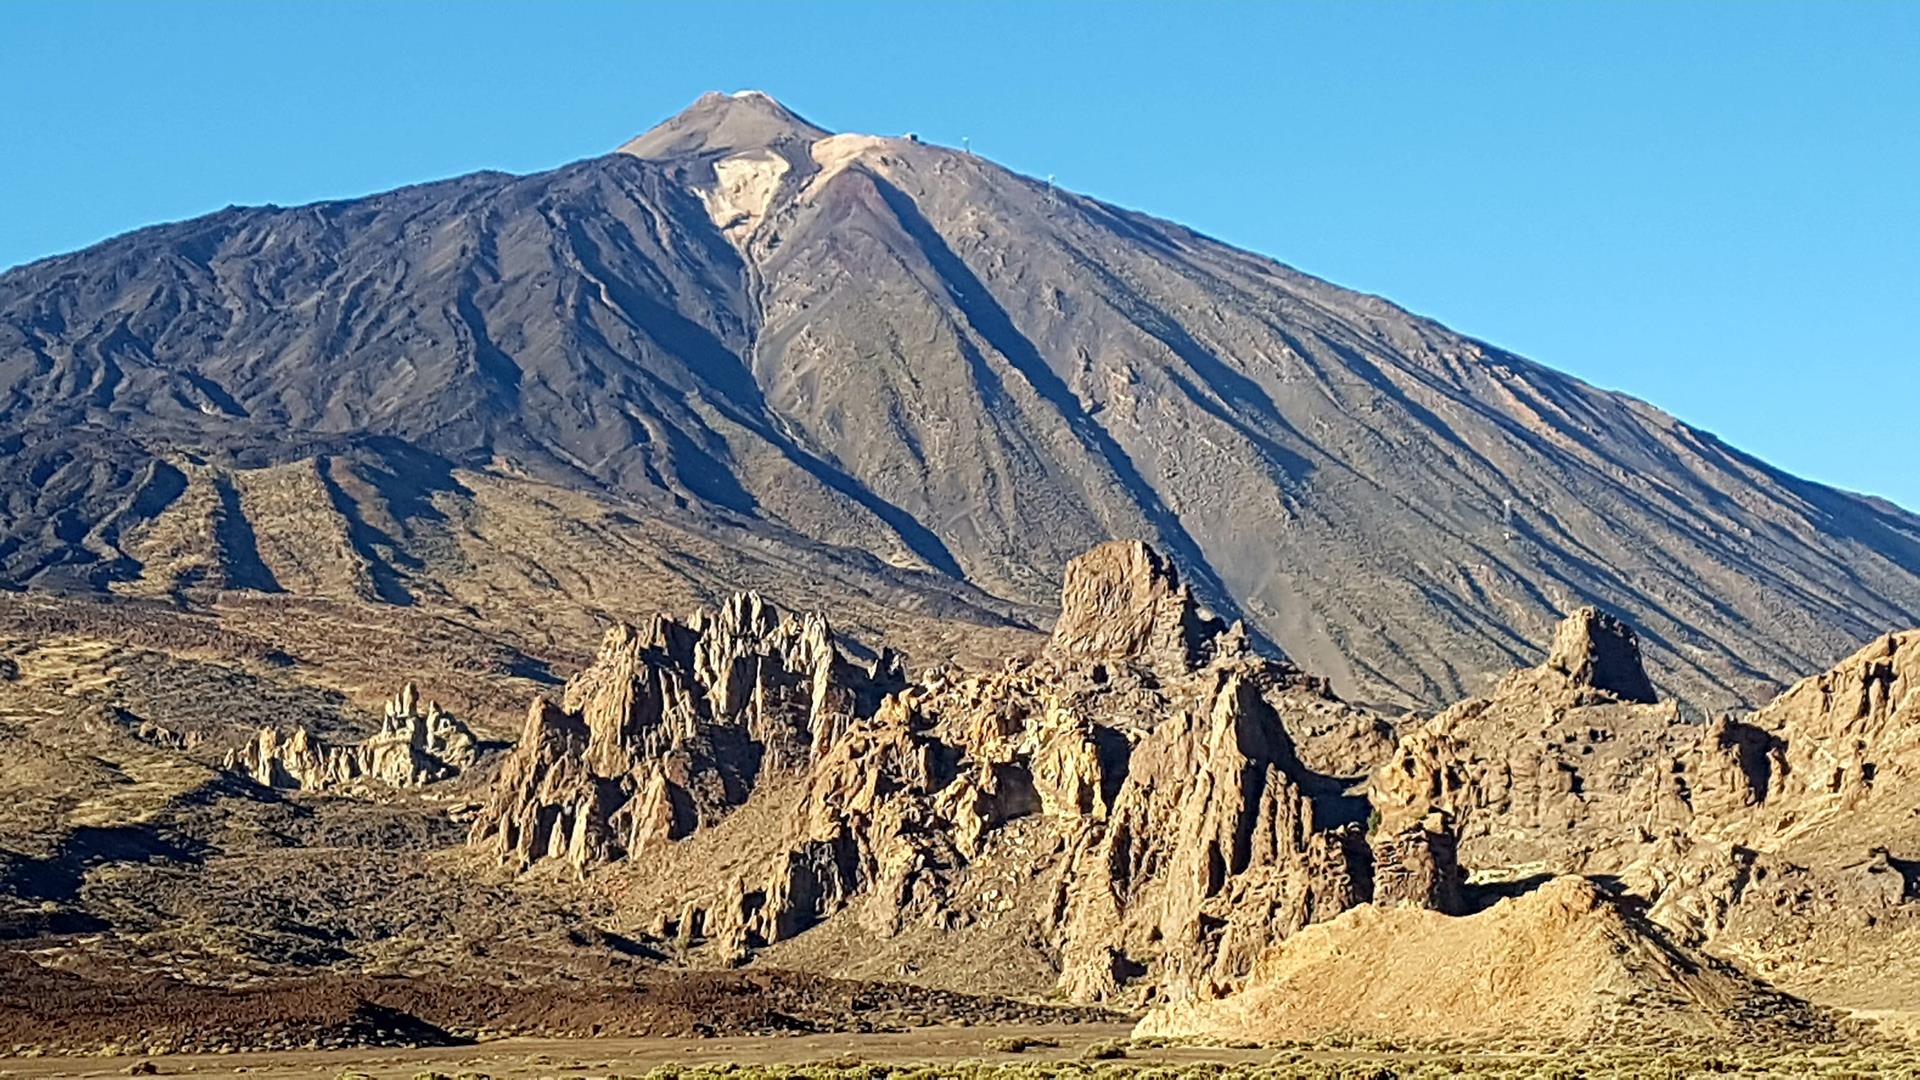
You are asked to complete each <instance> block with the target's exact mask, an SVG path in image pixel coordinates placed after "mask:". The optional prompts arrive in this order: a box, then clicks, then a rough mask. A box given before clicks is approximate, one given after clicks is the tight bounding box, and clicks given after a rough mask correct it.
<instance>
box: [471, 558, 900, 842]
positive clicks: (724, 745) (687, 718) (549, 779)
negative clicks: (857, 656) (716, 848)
mask: <svg viewBox="0 0 1920 1080" xmlns="http://www.w3.org/2000/svg"><path fill="white" fill-rule="evenodd" d="M900 681H901V674H900V669H899V663H898V660H897V659H896V658H894V657H893V656H892V655H891V654H882V655H881V656H880V657H879V658H878V659H877V660H876V661H875V662H874V663H873V664H871V665H868V666H862V665H859V664H855V663H853V662H852V661H850V660H848V659H847V658H846V657H845V656H844V655H843V654H842V653H841V652H840V650H839V648H838V647H837V646H836V645H835V644H834V641H833V635H832V633H831V631H830V630H829V629H828V627H827V624H826V622H825V620H823V619H821V618H820V617H818V616H814V615H810V616H807V617H805V618H795V617H793V616H790V615H786V614H783V613H781V612H780V611H778V610H777V609H776V608H774V606H773V605H771V604H769V603H767V602H765V601H764V600H762V599H761V598H760V597H759V596H758V595H756V594H752V593H745V594H738V595H735V596H734V597H733V598H732V599H730V600H729V601H727V602H726V603H725V604H723V605H722V606H721V607H720V608H719V609H718V610H717V611H712V612H707V611H702V612H699V613H697V614H695V615H694V616H693V618H692V619H691V620H690V621H688V622H686V623H681V622H677V621H675V620H673V619H670V618H667V617H665V616H657V617H655V618H654V619H653V620H652V621H650V622H649V623H647V624H646V625H645V626H644V627H640V628H638V629H636V628H634V627H630V626H626V625H616V626H614V627H613V628H612V629H610V630H608V631H607V634H606V638H605V640H604V641H603V642H602V644H601V647H600V652H599V655H598V656H597V657H596V658H595V660H594V663H593V664H592V666H590V667H588V668H587V669H586V670H584V671H582V672H581V673H580V674H578V675H576V676H574V677H573V678H572V679H570V680H569V681H568V682H567V685H566V688H565V691H564V694H563V695H562V697H561V700H560V701H559V702H558V703H555V702H552V701H549V700H547V699H546V698H544V697H541V698H537V699H536V700H535V701H534V703H533V705H532V708H531V709H530V710H529V712H528V714H527V724H526V729H525V731H524V733H523V734H522V736H521V739H520V743H519V745H518V746H516V747H515V749H514V750H513V752H512V753H511V755H510V756H509V757H508V760H507V761H506V762H505V763H504V764H503V766H502V768H501V773H500V777H499V779H498V781H497V782H496V784H495V786H494V790H493V796H492V801H491V802H490V803H489V805H488V806H487V807H486V809H485V810H484V811H483V812H482V814H481V815H480V817H479V818H477V819H476V820H475V822H474V824H473V833H472V839H473V842H474V843H475V844H476V845H478V846H480V847H482V848H485V849H487V850H489V851H491V852H493V853H494V854H495V855H497V856H498V857H499V858H500V859H502V860H503V861H504V862H507V863H509V864H511V865H513V866H515V867H517V868H520V869H525V868H527V867H530V866H532V865H533V864H535V863H537V862H540V861H542V860H546V859H558V860H564V861H565V862H567V863H569V864H571V866H572V867H573V868H574V869H576V870H580V869H584V868H586V867H588V866H590V865H593V864H596V863H603V862H609V861H612V860H616V859H620V858H625V857H627V856H629V855H636V854H639V853H641V852H644V851H645V850H646V849H647V848H648V847H649V846H650V845H652V844H656V843H664V842H666V841H668V840H673V839H678V838H679V837H682V836H684V835H686V834H687V833H688V832H690V831H691V830H693V829H694V828H696V827H698V826H699V825H701V824H702V823H707V822H711V821H713V820H715V819H716V818H718V817H720V816H722V815H724V814H725V813H726V812H727V811H728V810H729V809H731V808H732V807H734V806H737V805H739V804H740V803H741V802H743V801H745V800H746V798H747V796H748V795H749V794H750V793H751V791H752V789H753V787H754V784H755V783H756V781H757V780H758V778H759V776H760V774H761V773H762V771H793V770H797V769H803V768H805V767H807V766H809V765H811V764H812V763H814V762H815V761H817V760H819V759H820V758H821V757H823V756H824V755H825V754H826V753H827V752H828V751H829V750H831V749H832V748H833V746H834V745H835V743H836V742H837V741H838V740H839V738H840V737H841V736H842V735H844V733H845V732H846V730H847V728H848V727H849V725H851V724H852V723H853V722H854V721H855V720H856V719H857V718H859V717H861V716H865V715H868V714H870V713H871V712H872V711H873V709H874V708H875V706H876V705H877V703H878V700H879V698H880V696H881V695H883V694H885V693H886V692H887V691H888V690H890V689H892V688H893V687H894V686H896V685H898V684H899V683H900Z"/></svg>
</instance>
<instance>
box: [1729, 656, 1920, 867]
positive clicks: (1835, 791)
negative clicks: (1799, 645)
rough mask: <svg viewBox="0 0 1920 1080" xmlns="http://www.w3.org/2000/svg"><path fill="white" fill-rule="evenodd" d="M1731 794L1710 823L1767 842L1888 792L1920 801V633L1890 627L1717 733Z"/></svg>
mask: <svg viewBox="0 0 1920 1080" xmlns="http://www.w3.org/2000/svg"><path fill="white" fill-rule="evenodd" d="M1719 742H1720V746H1719V747H1718V748H1719V749H1721V750H1722V751H1723V752H1722V754H1721V761H1722V762H1724V767H1723V769H1722V774H1723V777H1724V783H1725V784H1726V785H1727V787H1728V788H1729V789H1730V790H1729V795H1730V797H1729V798H1728V799H1727V805H1726V806H1725V807H1724V810H1723V813H1721V814H1719V815H1716V817H1715V819H1714V820H1713V821H1711V822H1710V823H1708V824H1707V825H1706V828H1707V829H1708V831H1711V832H1712V833H1714V834H1715V835H1718V836H1721V837H1723V838H1726V839H1733V840H1737V841H1739V842H1741V843H1745V844H1749V845H1754V846H1768V845H1769V844H1770V843H1771V842H1772V841H1773V840H1775V839H1777V838H1780V837H1782V836H1784V835H1785V834H1786V833H1788V832H1805V831H1806V830H1808V829H1809V828H1811V827H1813V826H1814V825H1815V824H1816V823H1817V822H1819V821H1820V820H1821V819H1825V818H1834V817H1838V816H1840V815H1845V814H1849V813H1852V812H1855V811H1859V810H1861V809H1862V808H1863V807H1866V806H1867V805H1868V804H1870V803H1873V804H1878V803H1883V802H1887V801H1889V800H1892V801H1896V802H1899V803H1900V804H1901V805H1902V807H1905V806H1908V805H1913V806H1920V783H1917V782H1920V631H1908V632H1906V633H1901V634H1888V635H1886V636H1885V637H1882V638H1880V639H1878V640H1876V641H1874V642H1872V643H1870V644H1868V645H1867V646H1866V647H1865V648H1863V649H1861V650H1860V651H1859V652H1856V653H1855V654H1853V655H1852V656H1850V657H1848V658H1846V659H1845V660H1843V661H1841V662H1840V663H1839V664H1837V665H1836V666H1835V667H1834V668H1833V669H1832V670H1829V671H1826V672H1823V673H1821V674H1819V675H1815V676H1813V677H1811V678H1808V679H1803V680H1801V681H1800V682H1799V683H1797V684H1795V685H1794V686H1793V687H1792V688H1790V689H1789V690H1787V692H1786V693H1784V694H1781V695H1780V696H1779V697H1778V698H1775V699H1774V700H1773V701H1772V702H1769V703H1768V704H1767V705H1766V706H1765V707H1763V708H1761V709H1760V710H1758V711H1756V712H1755V713H1753V714H1752V715H1751V716H1749V717H1747V718H1746V719H1745V720H1744V721H1741V722H1739V723H1737V724H1735V723H1734V722H1732V721H1727V722H1725V723H1724V724H1723V726H1722V729H1721V731H1720V732H1719Z"/></svg>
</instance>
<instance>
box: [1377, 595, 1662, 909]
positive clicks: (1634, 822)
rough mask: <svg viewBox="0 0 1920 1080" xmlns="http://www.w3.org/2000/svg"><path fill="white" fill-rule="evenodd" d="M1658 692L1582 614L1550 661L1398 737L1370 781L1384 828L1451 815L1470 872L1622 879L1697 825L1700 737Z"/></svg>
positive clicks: (1628, 648)
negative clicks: (1662, 838) (1690, 763)
mask: <svg viewBox="0 0 1920 1080" xmlns="http://www.w3.org/2000/svg"><path fill="white" fill-rule="evenodd" d="M1651 694H1652V688H1651V684H1650V683H1649V682H1648V680H1647V677H1646V673H1645V672H1644V671H1643V670H1642V669H1641V666H1640V657H1639V652H1638V650H1637V646H1636V644H1635V639H1634V635H1633V632H1632V631H1631V630H1630V629H1628V628H1626V627H1625V626H1624V625H1622V624H1621V623H1619V622H1618V621H1617V620H1615V619H1613V618H1612V617H1610V616H1607V615H1604V614H1601V613H1599V612H1597V611H1594V610H1593V609H1590V608H1589V609H1585V610H1582V611H1579V612H1576V613H1574V614H1573V615H1571V616H1569V617H1568V618H1567V620H1566V621H1565V622H1564V623H1563V624H1562V625H1561V627H1560V630H1559V632H1558V633H1557V634H1556V635H1555V638H1554V644H1553V649H1552V651H1551V653H1550V655H1549V658H1548V660H1547V662H1546V663H1545V664H1543V665H1541V666H1540V667H1537V668H1531V669H1528V670H1524V671H1517V672H1514V673H1513V674H1511V675H1508V676H1507V677H1506V678H1504V679H1502V680H1501V681H1500V682H1499V683H1498V684H1497V685H1496V686H1495V687H1494V688H1493V690H1492V691H1491V692H1490V693H1489V694H1487V695H1486V696H1485V697H1481V698H1476V699H1473V700H1469V701H1465V702H1461V703H1460V704H1458V705H1455V706H1453V707H1452V708H1450V709H1447V710H1446V711H1444V712H1442V713H1441V714H1440V715H1438V716H1436V717H1434V718H1433V719H1432V720H1430V721H1428V722H1427V723H1425V724H1423V725H1421V726H1419V727H1417V728H1415V729H1413V730H1411V731H1409V732H1407V733H1406V734H1405V735H1404V736H1403V737H1402V738H1401V740H1400V743H1399V745H1398V746H1397V747H1396V748H1395V749H1394V752H1393V754H1392V755H1391V757H1389V758H1388V760H1387V761H1386V762H1385V763H1383V764H1382V765H1380V766H1379V768H1377V769H1376V770H1375V771H1374V774H1373V778H1372V783H1371V798H1372V800H1373V804H1374V808H1375V810H1376V811H1377V812H1378V813H1379V815H1380V822H1381V826H1382V828H1383V829H1384V830H1385V831H1387V832H1388V833H1395V834H1397V833H1400V832H1402V831H1404V830H1407V829H1410V828H1413V827H1415V826H1417V825H1418V824H1419V823H1420V822H1421V821H1423V820H1424V819H1425V818H1426V817H1427V815H1428V814H1430V813H1431V812H1433V811H1442V812H1444V813H1446V814H1447V815H1449V816H1450V817H1451V819H1452V821H1453V822H1454V825H1455V828H1456V830H1457V833H1458V837H1459V859H1460V862H1461V863H1462V864H1464V865H1465V866H1466V867H1467V868H1468V869H1469V870H1470V871H1477V872H1495V873H1499V872H1506V873H1531V872H1538V871H1540V870H1549V871H1561V872H1568V871H1572V872H1594V873H1605V872H1614V871H1617V870H1619V869H1620V868H1621V867H1622V866H1624V865H1625V864H1626V862H1628V861H1629V860H1630V859H1631V858H1632V857H1633V855H1634V853H1635V852H1636V851H1637V850H1638V848H1639V846H1640V845H1641V844H1643V843H1644V842H1646V841H1648V840H1651V839H1652V838H1654V837H1655V836H1658V835H1663V834H1665V833H1667V832H1670V831H1671V830H1672V829H1674V828H1676V827H1681V826H1684V825H1685V824H1686V822H1687V821H1688V820H1689V819H1690V817H1691V814H1692V810H1691V806H1690V804H1689V803H1688V801H1687V800H1688V797H1689V795H1690V789H1689V788H1688V786H1687V774H1686V762H1685V759H1686V757H1687V756H1688V754H1689V753H1690V751H1691V748H1692V747H1693V746H1694V745H1695V744H1696V742H1697V739H1698V737H1699V736H1698V732H1699V729H1698V728H1696V727H1693V726H1691V725H1688V724H1686V723H1685V722H1684V721H1683V720H1682V719H1681V717H1680V714H1679V711H1678V710H1677V708H1675V707H1674V706H1672V705H1670V704H1648V703H1646V702H1648V701H1649V700H1650V698H1651Z"/></svg>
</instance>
